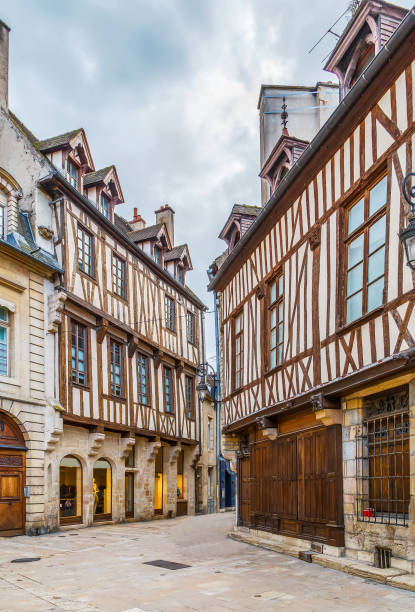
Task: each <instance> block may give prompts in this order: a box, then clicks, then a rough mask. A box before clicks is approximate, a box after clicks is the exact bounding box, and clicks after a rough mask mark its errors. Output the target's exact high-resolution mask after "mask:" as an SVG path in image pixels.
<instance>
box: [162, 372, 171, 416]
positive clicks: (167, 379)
mask: <svg viewBox="0 0 415 612" xmlns="http://www.w3.org/2000/svg"><path fill="white" fill-rule="evenodd" d="M163 387H164V411H165V412H169V413H172V412H173V378H172V373H171V369H170V368H166V367H164V368H163Z"/></svg>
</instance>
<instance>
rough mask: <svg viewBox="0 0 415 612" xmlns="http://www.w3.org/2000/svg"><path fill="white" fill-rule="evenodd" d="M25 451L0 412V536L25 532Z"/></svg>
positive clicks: (15, 428) (14, 428) (13, 427)
mask: <svg viewBox="0 0 415 612" xmlns="http://www.w3.org/2000/svg"><path fill="white" fill-rule="evenodd" d="M26 450H27V449H26V445H25V441H24V438H23V434H22V433H21V431H20V430H19V428H18V426H17V425H16V423H15V422H14V421H12V419H11V418H10V417H9V416H7V415H6V414H4V413H3V412H0V536H14V535H20V534H22V533H24V530H25V498H24V486H25V482H26Z"/></svg>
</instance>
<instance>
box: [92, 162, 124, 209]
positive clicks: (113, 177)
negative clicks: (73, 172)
mask: <svg viewBox="0 0 415 612" xmlns="http://www.w3.org/2000/svg"><path fill="white" fill-rule="evenodd" d="M82 180H83V185H84V187H91V186H92V185H98V184H99V183H106V184H108V183H109V182H110V181H113V182H114V185H115V188H116V190H117V193H118V203H119V204H121V203H122V202H124V196H123V193H122V189H121V185H120V181H119V180H118V174H117V170H116V169H115V166H114V165H112V166H107V167H106V168H101V170H94V172H88V173H87V174H84V176H83V177H82Z"/></svg>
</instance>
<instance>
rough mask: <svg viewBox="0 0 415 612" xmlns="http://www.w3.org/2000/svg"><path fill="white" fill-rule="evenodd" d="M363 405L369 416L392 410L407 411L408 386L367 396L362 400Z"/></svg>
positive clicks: (388, 412) (391, 411) (387, 412)
mask: <svg viewBox="0 0 415 612" xmlns="http://www.w3.org/2000/svg"><path fill="white" fill-rule="evenodd" d="M363 407H364V408H365V410H366V414H367V416H368V417H369V418H370V417H374V416H378V415H381V414H390V413H393V412H407V411H408V410H409V390H408V386H407V385H404V386H403V387H398V388H395V389H389V390H388V391H385V392H384V393H377V394H376V395H373V396H371V397H367V398H366V399H365V400H364V402H363Z"/></svg>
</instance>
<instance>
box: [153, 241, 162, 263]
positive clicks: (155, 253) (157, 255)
mask: <svg viewBox="0 0 415 612" xmlns="http://www.w3.org/2000/svg"><path fill="white" fill-rule="evenodd" d="M153 258H154V261H155V262H156V264H158V265H159V266H161V249H160V248H159V247H157V246H154V248H153Z"/></svg>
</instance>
